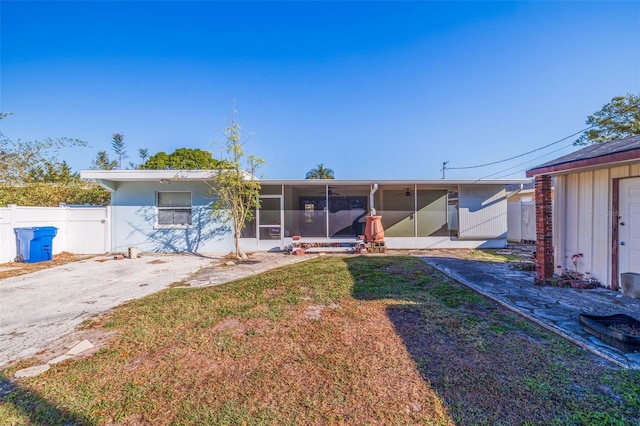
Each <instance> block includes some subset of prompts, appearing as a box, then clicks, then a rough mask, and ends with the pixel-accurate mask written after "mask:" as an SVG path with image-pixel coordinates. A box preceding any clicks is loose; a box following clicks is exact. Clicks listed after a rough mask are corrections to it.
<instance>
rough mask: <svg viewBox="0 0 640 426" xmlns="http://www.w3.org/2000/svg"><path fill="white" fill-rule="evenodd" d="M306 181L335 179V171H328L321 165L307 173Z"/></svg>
mask: <svg viewBox="0 0 640 426" xmlns="http://www.w3.org/2000/svg"><path fill="white" fill-rule="evenodd" d="M306 179H335V177H333V170H331V169H327V168H326V167H324V166H323V165H322V163H320V164H318V165H317V166H316V167H314V168H313V169H311V170H309V171H308V172H307V177H306Z"/></svg>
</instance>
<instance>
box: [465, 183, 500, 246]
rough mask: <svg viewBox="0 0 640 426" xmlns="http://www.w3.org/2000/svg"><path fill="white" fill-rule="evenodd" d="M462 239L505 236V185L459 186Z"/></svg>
mask: <svg viewBox="0 0 640 426" xmlns="http://www.w3.org/2000/svg"><path fill="white" fill-rule="evenodd" d="M458 194H459V200H460V201H459V208H458V211H459V218H458V220H459V230H458V236H459V238H460V239H461V240H467V239H476V240H480V239H505V241H506V238H507V197H506V191H505V187H504V185H460V186H459V188H458Z"/></svg>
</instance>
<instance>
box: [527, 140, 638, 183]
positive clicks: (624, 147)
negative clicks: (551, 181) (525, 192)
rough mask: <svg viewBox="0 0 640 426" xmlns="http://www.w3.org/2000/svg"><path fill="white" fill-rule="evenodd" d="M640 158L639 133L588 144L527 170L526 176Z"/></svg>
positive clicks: (593, 166) (555, 172) (625, 161)
mask: <svg viewBox="0 0 640 426" xmlns="http://www.w3.org/2000/svg"><path fill="white" fill-rule="evenodd" d="M638 160H640V135H635V136H631V137H628V138H624V139H618V140H615V141H611V142H604V143H599V144H593V145H589V146H587V147H585V148H582V149H579V150H578V151H575V152H572V153H570V154H567V155H564V156H562V157H560V158H556V159H555V160H551V161H549V162H546V163H544V164H541V165H539V166H537V167H535V168H533V169H531V170H527V177H533V176H537V175H542V174H559V173H564V172H567V171H570V170H574V169H585V168H596V167H598V166H604V165H610V164H614V163H627V162H631V161H638Z"/></svg>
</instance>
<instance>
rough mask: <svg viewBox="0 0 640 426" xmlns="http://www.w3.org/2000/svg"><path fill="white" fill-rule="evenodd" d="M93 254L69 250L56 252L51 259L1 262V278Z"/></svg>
mask: <svg viewBox="0 0 640 426" xmlns="http://www.w3.org/2000/svg"><path fill="white" fill-rule="evenodd" d="M90 257H91V256H87V255H78V254H73V253H69V252H66V251H65V252H62V253H58V254H54V255H53V256H52V259H51V260H48V261H44V262H35V263H25V262H8V263H2V264H0V280H3V279H5V278H10V277H17V276H20V275H24V274H30V273H32V272H37V271H41V270H43V269H47V268H52V267H54V266H60V265H65V264H67V263H71V262H77V261H79V260H84V259H88V258H90Z"/></svg>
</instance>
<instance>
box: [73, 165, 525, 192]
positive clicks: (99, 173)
mask: <svg viewBox="0 0 640 426" xmlns="http://www.w3.org/2000/svg"><path fill="white" fill-rule="evenodd" d="M217 172H218V171H217V170H82V171H81V172H80V177H81V178H82V179H84V180H88V181H92V182H95V183H98V184H100V185H102V186H104V187H105V188H107V189H109V190H112V191H113V190H115V187H116V182H163V183H168V182H173V181H183V182H184V181H211V180H213V179H214V178H215V174H216V173H217ZM247 177H249V178H251V175H250V174H247ZM530 182H531V179H491V180H483V179H418V180H416V179H412V180H409V179H401V180H398V179H393V180H392V179H386V180H373V179H371V180H370V179H367V180H363V179H360V180H358V179H355V180H347V179H261V180H260V183H261V184H262V185H287V186H327V185H328V186H371V185H374V184H378V185H379V186H397V187H413V186H414V185H418V186H428V187H432V188H448V187H457V186H458V185H510V184H517V185H521V184H527V183H530Z"/></svg>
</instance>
